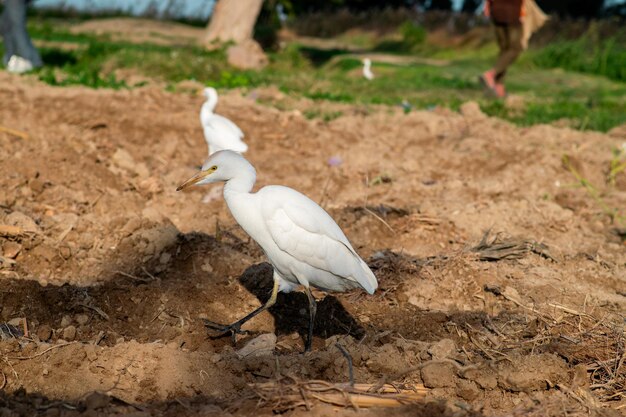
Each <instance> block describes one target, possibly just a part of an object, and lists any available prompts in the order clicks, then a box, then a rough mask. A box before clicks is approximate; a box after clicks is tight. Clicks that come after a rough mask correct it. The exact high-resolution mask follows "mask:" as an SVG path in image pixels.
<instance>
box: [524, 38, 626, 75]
mask: <svg viewBox="0 0 626 417" xmlns="http://www.w3.org/2000/svg"><path fill="white" fill-rule="evenodd" d="M533 60H534V63H535V64H537V65H538V66H540V67H543V68H563V69H566V70H570V71H578V72H583V73H588V74H595V75H602V76H604V77H607V78H610V79H612V80H617V81H622V82H626V46H624V43H623V42H621V41H619V40H618V39H616V38H608V39H603V40H602V41H594V40H592V39H591V38H590V37H587V36H585V37H582V38H580V39H578V40H574V41H561V42H555V43H552V44H549V45H547V46H546V47H544V48H543V49H541V50H539V51H537V52H535V53H534V59H533Z"/></svg>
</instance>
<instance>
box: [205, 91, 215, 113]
mask: <svg viewBox="0 0 626 417" xmlns="http://www.w3.org/2000/svg"><path fill="white" fill-rule="evenodd" d="M206 105H207V107H208V109H209V110H210V111H213V110H214V109H215V106H217V93H216V92H215V91H213V90H209V91H208V92H207V99H206Z"/></svg>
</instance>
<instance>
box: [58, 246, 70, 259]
mask: <svg viewBox="0 0 626 417" xmlns="http://www.w3.org/2000/svg"><path fill="white" fill-rule="evenodd" d="M59 255H61V258H63V259H65V260H68V259H70V257H71V256H72V249H70V247H69V246H61V247H60V248H59Z"/></svg>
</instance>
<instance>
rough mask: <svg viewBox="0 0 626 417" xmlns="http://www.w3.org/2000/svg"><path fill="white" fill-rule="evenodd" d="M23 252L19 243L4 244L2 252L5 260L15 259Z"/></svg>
mask: <svg viewBox="0 0 626 417" xmlns="http://www.w3.org/2000/svg"><path fill="white" fill-rule="evenodd" d="M21 250H22V245H20V244H19V243H17V242H10V241H8V242H4V245H2V252H3V256H4V257H5V258H10V259H15V258H16V257H17V255H18V254H19V253H20V251H21Z"/></svg>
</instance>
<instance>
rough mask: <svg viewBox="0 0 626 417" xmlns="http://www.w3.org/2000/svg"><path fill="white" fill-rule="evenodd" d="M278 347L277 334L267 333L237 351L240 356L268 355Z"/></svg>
mask: <svg viewBox="0 0 626 417" xmlns="http://www.w3.org/2000/svg"><path fill="white" fill-rule="evenodd" d="M274 348H276V335H275V334H274V333H265V334H262V335H260V336H257V337H255V338H254V339H252V340H251V341H249V342H248V343H247V344H246V345H245V346H244V347H242V348H241V349H239V350H238V351H237V356H239V357H240V358H246V357H254V356H267V355H270V354H271V353H272V352H273V351H274Z"/></svg>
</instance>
